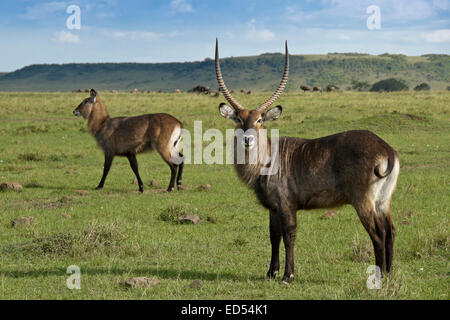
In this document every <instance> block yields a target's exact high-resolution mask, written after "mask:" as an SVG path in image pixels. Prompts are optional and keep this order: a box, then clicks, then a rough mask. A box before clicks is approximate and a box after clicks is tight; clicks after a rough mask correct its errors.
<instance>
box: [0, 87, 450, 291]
mask: <svg viewBox="0 0 450 320" xmlns="http://www.w3.org/2000/svg"><path fill="white" fill-rule="evenodd" d="M85 95H86V94H69V93H51V94H50V93H0V119H1V121H0V182H3V181H11V182H13V181H17V182H20V183H21V184H22V185H23V186H24V190H23V191H22V192H21V193H12V192H3V193H0V199H1V201H0V299H42V298H47V299H141V298H142V299H191V298H192V299H200V298H201V299H448V293H449V252H448V250H449V242H450V240H449V239H450V238H449V220H448V217H449V203H450V197H449V192H448V190H449V171H448V170H449V164H450V134H449V132H450V122H449V120H450V115H449V108H448V107H449V104H450V92H442V91H440V92H439V91H438V92H401V93H329V94H328V93H323V94H300V93H290V94H286V95H283V96H282V97H281V98H280V99H279V103H280V104H281V105H283V114H282V116H281V117H280V119H279V120H278V121H276V122H274V123H271V124H270V126H269V128H279V129H280V134H281V135H290V136H299V137H305V138H315V137H320V136H323V135H328V134H332V133H336V132H339V131H344V130H348V129H369V130H372V131H374V132H375V133H376V134H378V135H379V136H380V137H382V138H383V139H384V140H386V141H387V142H388V143H389V144H390V145H391V146H393V147H394V148H395V149H396V150H397V151H398V152H399V156H400V161H401V171H400V176H399V181H398V186H397V190H396V192H395V194H394V197H393V200H392V212H393V221H394V224H395V226H396V228H397V241H396V245H395V251H396V252H395V259H394V271H393V273H392V275H390V276H389V277H387V278H385V279H384V281H383V288H382V289H381V290H378V291H377V290H368V289H367V288H366V279H367V276H368V275H367V274H366V269H367V267H368V266H369V265H371V264H373V263H374V257H373V252H372V247H371V243H370V240H369V237H368V235H367V234H366V232H365V230H364V228H363V227H362V225H361V223H360V222H359V219H358V217H357V215H356V213H355V212H354V210H353V208H351V207H349V206H345V207H342V208H340V209H338V211H339V214H337V215H335V216H334V217H332V218H330V219H322V218H321V216H322V215H323V214H324V213H325V212H327V211H328V210H314V211H299V212H298V231H297V241H296V248H295V259H296V260H295V262H296V278H295V279H294V281H293V282H292V284H291V285H289V286H283V285H280V283H279V279H278V280H276V281H269V280H266V279H265V278H264V276H265V273H266V271H267V269H268V265H269V261H270V241H269V227H268V224H269V217H268V212H267V211H266V210H264V209H263V208H262V207H261V206H260V205H259V204H258V202H257V201H256V198H255V196H254V195H253V194H252V192H251V191H249V190H247V188H246V187H245V186H243V185H242V184H241V182H240V181H239V180H238V178H237V176H236V174H235V172H234V170H233V168H232V166H231V165H186V166H185V173H184V179H183V180H184V183H185V185H186V186H187V187H188V189H187V190H184V191H180V192H178V191H175V192H173V193H170V194H168V193H164V192H163V191H162V190H163V189H165V188H166V187H167V185H168V180H169V169H168V167H167V166H166V165H165V164H164V163H163V161H162V160H161V159H160V157H159V156H158V155H157V154H145V155H140V156H138V161H139V166H140V171H141V176H142V178H143V180H144V182H145V192H144V194H139V193H138V192H137V189H138V187H137V185H135V184H133V180H134V175H133V173H132V171H131V169H130V168H129V165H128V161H127V160H126V159H123V158H116V159H115V160H114V163H113V166H112V169H111V172H110V174H109V176H108V179H107V181H106V184H105V188H104V189H103V190H101V191H95V190H94V187H95V186H96V185H97V184H98V182H99V180H100V178H101V173H102V166H103V155H102V153H101V151H100V150H99V149H98V147H97V145H96V142H95V141H94V139H93V138H92V137H91V136H90V135H89V134H88V132H87V130H86V123H85V122H84V121H83V120H81V119H79V118H75V117H73V116H71V114H72V111H73V109H74V108H75V107H76V105H78V103H79V102H80V101H81V99H82V98H84V97H85ZM100 95H101V96H102V97H103V100H104V101H105V102H106V104H107V106H108V107H109V112H110V115H111V116H122V115H137V114H142V113H152V112H168V113H171V114H173V115H175V116H177V117H178V118H179V119H180V120H181V121H183V122H184V124H185V127H186V128H188V129H192V127H193V123H194V120H203V121H204V122H203V130H206V129H208V128H213V127H214V128H218V129H220V130H224V129H226V128H231V127H232V123H231V122H230V121H227V120H225V119H223V118H222V117H220V115H219V113H218V108H217V107H218V104H219V102H221V101H223V99H222V98H219V99H217V98H212V97H207V96H197V95H190V94H146V95H144V94H121V93H120V94H110V93H106V94H102V93H101V92H100ZM266 96H267V94H264V93H256V94H252V95H242V94H239V93H237V94H236V95H235V98H237V99H238V100H239V101H240V102H241V103H242V104H243V105H245V106H248V107H250V108H253V107H256V106H257V105H258V104H259V103H260V102H262V101H264V99H265V98H266ZM152 180H156V181H158V186H149V183H150V181H152ZM204 184H210V185H211V186H212V187H211V189H209V190H202V189H201V188H199V186H201V185H204ZM77 190H86V191H87V193H85V194H83V195H80V194H79V193H77ZM62 213H65V214H66V215H70V217H63V216H61V214H62ZM179 214H196V215H198V216H199V217H200V219H201V222H200V223H199V224H197V225H192V224H180V223H177V221H176V218H175V216H177V215H179ZM22 216H31V217H33V219H34V222H35V223H34V224H33V225H30V226H19V227H15V228H13V227H11V221H12V220H13V219H15V218H17V217H22ZM283 251H284V248H283V247H282V251H281V255H280V256H281V261H282V265H283V261H284V254H283ZM74 264H75V265H78V266H79V267H80V269H81V290H69V289H67V287H66V279H67V277H68V275H67V274H66V269H67V267H68V266H70V265H74ZM138 276H147V277H157V278H158V279H159V280H160V281H161V282H160V284H159V285H157V286H155V287H151V288H148V289H126V288H125V287H124V286H123V282H124V281H125V280H126V279H128V278H131V277H138ZM196 279H200V280H201V284H202V287H201V288H200V289H198V288H193V287H190V286H189V284H190V283H192V282H193V281H194V280H196Z"/></svg>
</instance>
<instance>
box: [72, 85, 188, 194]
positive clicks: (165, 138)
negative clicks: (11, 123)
mask: <svg viewBox="0 0 450 320" xmlns="http://www.w3.org/2000/svg"><path fill="white" fill-rule="evenodd" d="M73 114H74V115H75V116H82V117H83V118H84V119H87V120H88V129H89V132H90V133H91V134H92V136H94V138H95V139H96V140H97V143H98V145H99V146H100V148H102V150H103V152H104V154H105V165H104V167H103V176H102V179H101V180H100V183H99V185H98V186H97V189H102V188H103V185H104V184H105V180H106V176H107V175H108V172H109V169H110V168H111V164H112V161H113V158H114V156H123V157H127V158H128V161H129V162H130V166H131V169H132V170H133V172H134V174H135V175H136V178H137V181H138V184H139V191H140V192H143V191H144V184H143V182H142V180H141V177H140V176H139V170H138V163H137V160H136V155H137V154H138V153H142V152H146V151H151V150H153V149H156V151H158V153H159V154H160V155H161V157H162V158H163V160H164V161H165V162H166V163H167V164H168V165H169V167H170V172H171V176H170V183H169V187H168V189H167V191H169V192H170V191H172V190H173V189H174V184H175V177H176V179H177V187H178V190H179V189H180V187H181V180H182V174H183V165H184V163H183V159H184V157H183V155H182V154H181V153H179V152H178V151H177V148H178V143H179V141H180V139H181V129H182V128H183V124H182V123H181V122H180V121H179V120H178V119H176V118H174V117H172V116H171V115H169V114H166V113H154V114H145V115H141V116H137V117H119V118H110V117H109V115H108V112H107V111H106V106H105V104H104V103H103V101H102V100H101V99H100V97H99V96H98V94H97V92H96V91H95V90H94V89H91V91H90V97H89V98H86V99H84V100H83V101H82V102H81V103H80V104H79V106H78V107H77V108H76V109H75V110H74V111H73ZM173 156H176V157H173ZM177 156H178V157H177ZM174 159H176V161H174ZM178 160H179V161H178ZM175 162H176V163H175ZM177 170H178V175H177Z"/></svg>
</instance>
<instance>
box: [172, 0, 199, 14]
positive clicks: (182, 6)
mask: <svg viewBox="0 0 450 320" xmlns="http://www.w3.org/2000/svg"><path fill="white" fill-rule="evenodd" d="M170 6H171V7H172V9H174V10H175V11H177V12H184V13H186V12H194V10H193V9H192V6H191V5H190V4H189V3H188V2H187V1H186V0H172V2H171V3H170Z"/></svg>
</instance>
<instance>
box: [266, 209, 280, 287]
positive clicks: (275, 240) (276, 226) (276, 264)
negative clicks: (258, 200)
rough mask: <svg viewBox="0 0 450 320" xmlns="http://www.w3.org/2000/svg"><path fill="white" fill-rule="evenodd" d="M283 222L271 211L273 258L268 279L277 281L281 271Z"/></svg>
mask: <svg viewBox="0 0 450 320" xmlns="http://www.w3.org/2000/svg"><path fill="white" fill-rule="evenodd" d="M281 234H282V232H281V221H280V217H279V216H278V214H277V213H276V211H272V210H271V211H270V243H271V245H272V258H271V260H270V267H269V271H267V278H269V279H275V278H276V277H277V275H278V273H279V271H280V255H279V253H280V242H281Z"/></svg>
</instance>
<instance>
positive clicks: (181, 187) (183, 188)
mask: <svg viewBox="0 0 450 320" xmlns="http://www.w3.org/2000/svg"><path fill="white" fill-rule="evenodd" d="M187 189H188V187H186V186H179V187H178V190H187Z"/></svg>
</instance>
